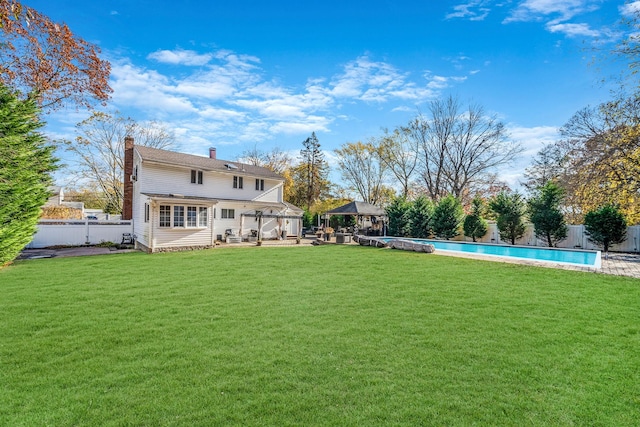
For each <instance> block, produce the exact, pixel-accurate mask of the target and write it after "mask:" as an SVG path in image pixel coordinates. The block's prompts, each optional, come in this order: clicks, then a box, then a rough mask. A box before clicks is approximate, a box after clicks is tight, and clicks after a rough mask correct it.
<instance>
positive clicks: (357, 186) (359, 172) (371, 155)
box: [334, 141, 386, 205]
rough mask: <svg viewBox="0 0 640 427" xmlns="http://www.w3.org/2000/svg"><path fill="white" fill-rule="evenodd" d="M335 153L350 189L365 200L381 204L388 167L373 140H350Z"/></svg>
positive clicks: (343, 177) (373, 203)
mask: <svg viewBox="0 0 640 427" xmlns="http://www.w3.org/2000/svg"><path fill="white" fill-rule="evenodd" d="M334 153H335V154H336V157H337V159H338V168H339V169H340V172H341V174H342V179H344V180H345V181H346V182H347V183H348V184H349V189H350V190H352V191H354V192H355V193H356V194H357V195H358V196H359V197H360V198H361V200H363V201H364V202H367V203H370V204H372V205H379V204H380V201H381V199H382V196H383V194H382V192H383V180H384V175H385V170H386V167H385V165H384V163H383V162H381V161H380V157H379V156H378V150H377V148H376V147H375V146H374V145H373V144H372V143H371V142H368V143H366V144H363V143H362V142H359V141H358V142H348V143H346V144H343V145H342V146H341V147H340V148H338V149H336V150H334Z"/></svg>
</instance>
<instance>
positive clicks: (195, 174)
mask: <svg viewBox="0 0 640 427" xmlns="http://www.w3.org/2000/svg"><path fill="white" fill-rule="evenodd" d="M191 183H192V184H202V171H197V170H194V169H192V170H191Z"/></svg>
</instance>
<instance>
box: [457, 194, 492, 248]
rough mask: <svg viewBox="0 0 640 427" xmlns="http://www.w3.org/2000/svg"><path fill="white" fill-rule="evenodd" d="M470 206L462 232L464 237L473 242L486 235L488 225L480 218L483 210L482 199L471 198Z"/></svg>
mask: <svg viewBox="0 0 640 427" xmlns="http://www.w3.org/2000/svg"><path fill="white" fill-rule="evenodd" d="M471 204H472V210H471V213H470V214H469V215H467V216H466V217H465V219H464V223H463V225H462V228H463V230H464V235H465V236H467V237H471V239H472V240H473V241H474V242H475V241H476V239H479V238H481V237H483V236H484V235H485V234H487V231H488V230H489V225H488V224H487V221H486V220H485V219H484V218H483V217H482V211H483V208H484V206H483V202H482V199H481V198H480V197H478V196H476V197H474V198H473V201H472V202H471Z"/></svg>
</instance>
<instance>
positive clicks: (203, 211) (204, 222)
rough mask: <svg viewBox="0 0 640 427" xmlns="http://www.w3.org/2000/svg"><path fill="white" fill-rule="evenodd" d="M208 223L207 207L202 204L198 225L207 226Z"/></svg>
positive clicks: (199, 210)
mask: <svg viewBox="0 0 640 427" xmlns="http://www.w3.org/2000/svg"><path fill="white" fill-rule="evenodd" d="M207 224H208V223H207V208H205V207H204V206H200V207H199V208H198V226H199V227H206V226H207Z"/></svg>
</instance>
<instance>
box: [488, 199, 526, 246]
mask: <svg viewBox="0 0 640 427" xmlns="http://www.w3.org/2000/svg"><path fill="white" fill-rule="evenodd" d="M489 207H490V208H491V209H492V210H493V211H494V212H495V213H496V215H497V221H496V223H497V226H498V230H499V231H500V238H501V239H502V240H507V241H510V242H511V244H512V245H515V244H516V240H517V239H519V238H521V237H522V236H524V232H525V225H524V222H523V218H524V214H525V204H524V200H523V198H522V196H521V195H520V194H519V193H507V192H504V191H503V192H501V193H500V194H498V195H497V196H496V197H494V198H493V199H492V200H491V202H490V203H489Z"/></svg>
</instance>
